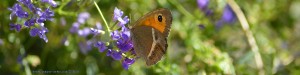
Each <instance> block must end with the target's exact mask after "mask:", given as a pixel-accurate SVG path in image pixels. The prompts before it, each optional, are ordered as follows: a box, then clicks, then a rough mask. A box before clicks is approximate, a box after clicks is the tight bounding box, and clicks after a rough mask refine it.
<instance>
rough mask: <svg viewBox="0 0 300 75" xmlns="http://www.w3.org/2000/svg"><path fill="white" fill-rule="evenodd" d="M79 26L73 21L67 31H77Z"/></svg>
mask: <svg viewBox="0 0 300 75" xmlns="http://www.w3.org/2000/svg"><path fill="white" fill-rule="evenodd" d="M79 26H80V24H79V23H77V22H75V23H73V25H72V27H71V28H70V30H69V31H70V32H71V33H77V31H78V30H79Z"/></svg>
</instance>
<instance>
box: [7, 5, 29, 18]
mask: <svg viewBox="0 0 300 75" xmlns="http://www.w3.org/2000/svg"><path fill="white" fill-rule="evenodd" d="M8 10H10V11H11V12H12V13H11V14H10V15H11V17H12V16H14V15H16V16H18V17H20V18H27V17H28V13H27V12H26V11H24V10H23V8H22V7H21V5H20V4H15V5H14V6H13V7H12V8H8Z"/></svg>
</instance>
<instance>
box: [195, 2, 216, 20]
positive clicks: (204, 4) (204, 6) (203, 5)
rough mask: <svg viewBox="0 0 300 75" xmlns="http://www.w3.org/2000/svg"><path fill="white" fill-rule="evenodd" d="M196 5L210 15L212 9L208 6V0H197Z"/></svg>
mask: <svg viewBox="0 0 300 75" xmlns="http://www.w3.org/2000/svg"><path fill="white" fill-rule="evenodd" d="M197 4H198V7H199V8H200V10H201V11H203V12H204V13H205V15H207V16H210V15H212V13H213V12H212V10H210V9H209V8H208V5H209V0H197Z"/></svg>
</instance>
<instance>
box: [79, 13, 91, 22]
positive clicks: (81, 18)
mask: <svg viewBox="0 0 300 75" xmlns="http://www.w3.org/2000/svg"><path fill="white" fill-rule="evenodd" d="M88 18H90V14H89V13H88V12H82V13H80V14H79V15H78V19H77V21H78V23H81V24H83V23H85V21H86V20H87V19H88Z"/></svg>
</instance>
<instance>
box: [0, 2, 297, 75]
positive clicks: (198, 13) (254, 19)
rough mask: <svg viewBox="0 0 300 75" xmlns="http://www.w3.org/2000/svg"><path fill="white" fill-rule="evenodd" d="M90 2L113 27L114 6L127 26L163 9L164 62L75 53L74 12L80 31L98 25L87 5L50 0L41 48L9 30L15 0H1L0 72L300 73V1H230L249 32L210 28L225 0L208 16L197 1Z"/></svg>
mask: <svg viewBox="0 0 300 75" xmlns="http://www.w3.org/2000/svg"><path fill="white" fill-rule="evenodd" d="M32 1H36V0H32ZM38 1H39V0H38ZM95 1H96V2H97V4H98V5H99V7H100V9H101V11H102V13H103V16H104V17H105V19H106V20H107V21H108V23H109V25H112V24H113V23H114V22H113V21H112V18H113V13H114V12H113V11H114V8H115V7H117V8H119V9H121V10H122V11H124V15H128V16H129V18H130V24H133V23H134V22H135V21H136V20H137V19H138V18H140V17H141V16H142V15H144V14H146V13H148V12H150V11H152V10H155V9H158V8H168V9H170V10H171V12H172V16H173V23H172V26H171V32H170V35H169V37H168V45H169V47H168V50H167V54H166V55H165V57H164V58H163V59H162V60H161V61H160V62H159V63H157V64H156V65H153V66H146V65H145V61H144V60H142V59H137V60H136V62H135V63H134V64H133V65H131V66H130V67H129V70H125V69H123V68H122V64H121V61H115V60H113V59H112V58H111V57H107V56H106V53H100V52H98V50H97V48H94V47H93V48H92V50H90V51H89V52H88V53H86V54H84V53H81V51H80V48H79V47H78V44H79V43H80V42H82V41H86V40H85V39H86V38H83V37H79V36H78V35H74V34H70V32H69V29H70V28H71V27H72V23H73V22H75V21H76V20H77V16H78V14H79V13H81V12H89V13H90V15H91V17H90V19H89V20H88V21H87V24H85V25H84V26H83V27H93V26H94V24H95V23H96V22H100V23H101V24H102V25H104V23H103V20H102V19H101V17H100V15H99V12H98V10H97V9H96V7H95V5H94V3H93V0H57V1H56V2H57V3H58V4H59V5H58V7H56V8H52V9H53V10H54V12H55V16H54V20H53V21H46V22H45V26H46V27H47V28H48V30H49V32H48V33H47V34H46V35H47V37H48V39H49V42H47V43H46V42H44V41H43V40H42V39H40V38H38V37H30V36H29V29H26V28H22V30H21V31H20V32H17V31H15V30H10V29H9V23H10V22H12V21H10V20H9V14H10V13H11V11H9V10H8V8H9V7H12V6H13V5H14V3H17V1H15V0H4V1H1V2H0V10H1V12H0V17H1V18H0V74H42V75H43V74H47V73H34V72H35V71H72V73H58V74H75V75H82V74H83V75H84V74H90V75H95V74H96V75H119V74H122V75H131V74H135V75H143V74H149V75H152V74H161V75H169V74H172V75H173V74H174V75H196V74H197V75H206V74H208V75H219V74H229V75H232V74H237V75H244V74H246V75H248V74H250V75H256V74H265V75H271V74H280V75H281V74H284V75H288V74H291V75H299V74H300V58H299V56H300V50H299V49H300V42H299V40H300V0H235V2H234V3H236V4H237V5H238V7H239V8H240V10H241V11H242V13H244V15H245V17H246V20H244V21H248V23H249V27H250V30H245V29H243V28H242V25H241V23H240V20H239V19H236V20H235V22H234V23H230V24H223V25H222V26H221V27H217V26H216V22H217V21H218V20H219V19H220V18H221V17H222V12H223V10H224V8H225V6H226V5H227V4H228V2H229V1H232V0H228V1H226V0H209V5H208V7H207V8H208V9H210V10H212V11H213V14H212V15H206V14H205V13H204V12H203V11H202V10H201V9H200V8H199V7H198V5H197V0H95ZM198 1H199V0H198ZM37 5H38V4H37ZM62 20H65V21H66V24H65V25H63V24H62ZM17 22H18V23H21V22H22V21H17ZM199 26H200V27H199ZM103 27H104V26H103ZM247 32H251V33H252V34H251V36H253V37H254V39H255V40H254V41H255V42H256V43H255V45H257V47H258V52H255V51H254V50H253V46H252V45H251V44H249V41H248V40H249V38H248V37H247V36H246V35H247ZM66 39H67V42H66V41H64V40H66ZM252 41H253V40H252ZM255 57H258V58H255ZM259 61H261V62H262V63H257V62H259ZM257 65H260V66H257ZM54 74H57V73H54Z"/></svg>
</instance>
